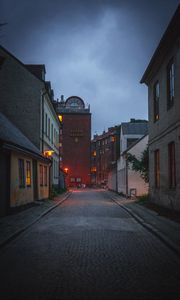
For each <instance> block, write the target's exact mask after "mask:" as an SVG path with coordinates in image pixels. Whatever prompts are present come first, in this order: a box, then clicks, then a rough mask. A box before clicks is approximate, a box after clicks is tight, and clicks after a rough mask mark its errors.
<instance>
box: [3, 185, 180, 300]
mask: <svg viewBox="0 0 180 300" xmlns="http://www.w3.org/2000/svg"><path fill="white" fill-rule="evenodd" d="M0 266H1V268H0V276H1V299H3V300H6V299H26V300H31V299H32V300H41V299H42V300H56V299H59V300H65V299H72V300H81V299H82V300H86V299H87V300H91V299H99V300H100V299H102V300H106V299H122V300H127V299H128V300H130V299H132V300H136V299H138V300H140V299H143V300H150V299H151V300H154V299H157V300H161V299H163V300H164V299H169V300H171V299H172V300H176V299H179V295H180V260H179V259H178V257H177V256H176V255H175V254H174V253H173V252H172V251H171V250H169V249H168V248H167V247H166V246H165V245H164V244H163V243H162V242H161V241H160V240H159V239H158V238H157V237H155V236H154V235H153V234H152V233H150V232H149V231H147V230H146V229H145V228H144V227H142V226H141V225H140V224H139V223H138V222H137V221H136V220H135V219H133V218H132V216H130V215H129V214H128V212H126V211H125V210H123V209H122V208H121V207H120V206H118V205H117V204H116V203H115V202H113V201H112V200H111V199H110V198H109V197H108V196H107V194H106V193H104V192H103V191H102V190H90V189H89V190H88V189H84V190H76V191H74V192H73V193H72V194H71V196H70V197H69V198H68V199H67V200H66V201H64V202H63V203H62V204H61V205H59V206H57V207H56V208H55V209H54V210H52V211H51V212H49V213H48V214H47V215H45V216H44V217H43V218H41V219H40V220H39V221H38V222H37V223H35V224H34V225H32V226H31V227H30V228H29V229H28V230H27V231H25V232H24V233H22V234H21V235H19V236H18V238H16V239H15V240H14V241H12V242H10V243H9V244H8V245H7V246H5V247H4V248H3V249H1V252H0Z"/></svg>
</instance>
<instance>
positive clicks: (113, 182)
mask: <svg viewBox="0 0 180 300" xmlns="http://www.w3.org/2000/svg"><path fill="white" fill-rule="evenodd" d="M108 189H109V190H111V191H114V192H116V191H117V169H116V168H115V169H113V170H111V171H110V172H109V174H108Z"/></svg>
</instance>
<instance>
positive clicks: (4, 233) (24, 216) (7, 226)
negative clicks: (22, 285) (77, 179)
mask: <svg viewBox="0 0 180 300" xmlns="http://www.w3.org/2000/svg"><path fill="white" fill-rule="evenodd" d="M70 194H71V193H70V192H66V193H64V194H62V195H59V196H58V197H55V198H54V200H44V201H36V202H35V203H36V205H35V206H33V207H31V208H28V209H26V210H23V211H21V212H18V213H16V214H14V215H8V216H6V217H2V218H0V248H2V247H3V246H5V245H6V244H8V243H9V242H10V241H11V240H13V239H14V238H16V237H17V236H18V235H19V234H21V233H22V232H23V231H25V230H26V229H27V228H28V227H30V226H31V225H32V224H34V223H35V222H37V221H38V220H39V219H40V218H42V217H43V216H44V215H46V214H47V213H48V212H50V211H51V210H52V209H54V208H55V207H56V206H58V205H60V204H61V203H62V202H63V201H65V200H66V199H67V198H68V197H69V195H70Z"/></svg>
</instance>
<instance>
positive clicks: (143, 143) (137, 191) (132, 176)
mask: <svg viewBox="0 0 180 300" xmlns="http://www.w3.org/2000/svg"><path fill="white" fill-rule="evenodd" d="M147 146H148V135H147V134H146V135H145V136H143V137H142V138H140V139H138V140H137V142H135V143H134V144H132V145H131V146H130V147H129V148H127V149H126V150H125V151H124V152H123V154H122V155H123V158H124V159H125V161H126V162H125V166H126V182H125V184H126V191H127V196H128V197H132V196H142V195H144V194H148V189H149V185H148V184H147V183H145V181H144V180H143V179H142V178H141V176H140V173H139V172H135V171H134V170H133V169H132V164H131V163H130V162H128V163H127V159H126V157H127V154H131V155H133V156H135V157H136V158H137V159H138V160H139V159H141V156H142V153H143V151H144V150H146V149H147Z"/></svg>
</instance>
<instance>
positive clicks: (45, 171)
mask: <svg viewBox="0 0 180 300" xmlns="http://www.w3.org/2000/svg"><path fill="white" fill-rule="evenodd" d="M42 181H43V179H42ZM44 185H46V186H47V166H44Z"/></svg>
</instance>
